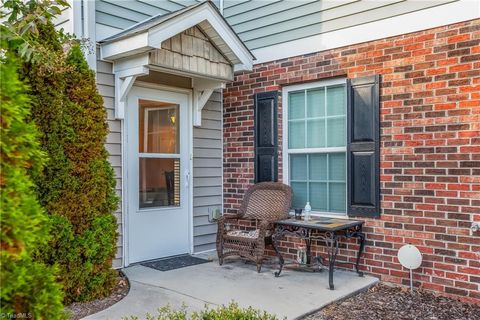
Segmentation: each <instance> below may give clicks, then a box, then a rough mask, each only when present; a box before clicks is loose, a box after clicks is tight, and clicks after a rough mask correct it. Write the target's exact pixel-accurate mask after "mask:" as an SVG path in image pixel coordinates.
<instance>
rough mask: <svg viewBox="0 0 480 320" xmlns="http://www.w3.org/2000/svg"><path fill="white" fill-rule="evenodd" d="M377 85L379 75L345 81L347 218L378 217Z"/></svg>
mask: <svg viewBox="0 0 480 320" xmlns="http://www.w3.org/2000/svg"><path fill="white" fill-rule="evenodd" d="M379 86H380V78H379V76H378V75H376V76H371V77H365V78H357V79H351V80H348V82H347V89H348V90H347V92H348V94H347V96H348V110H347V111H348V112H347V115H348V118H347V128H348V129H347V135H348V137H347V177H348V188H347V190H348V208H347V212H348V215H349V216H356V217H378V216H380V121H379V117H380V115H379V104H380V101H379Z"/></svg>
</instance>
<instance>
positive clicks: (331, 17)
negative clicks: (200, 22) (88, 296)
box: [224, 0, 456, 50]
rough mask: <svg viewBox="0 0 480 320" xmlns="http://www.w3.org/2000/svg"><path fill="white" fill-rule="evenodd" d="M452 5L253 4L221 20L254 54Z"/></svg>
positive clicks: (405, 1) (406, 1) (230, 10)
mask: <svg viewBox="0 0 480 320" xmlns="http://www.w3.org/2000/svg"><path fill="white" fill-rule="evenodd" d="M453 1H456V0H443V1H439V0H436V1H414V0H391V1H357V0H341V1H325V0H320V1H275V0H271V1H262V0H252V1H248V2H241V3H239V4H236V5H234V6H227V7H226V8H225V10H224V16H225V18H226V19H227V21H228V22H229V23H230V24H231V25H232V27H233V29H234V30H235V31H236V32H237V33H238V35H239V36H240V38H241V39H242V40H243V41H244V42H245V44H246V45H247V47H249V48H250V49H251V50H254V49H258V48H262V47H267V46H271V45H274V44H278V43H282V42H287V41H291V40H295V39H300V38H306V37H309V36H313V35H316V34H321V33H326V32H332V31H335V30H339V29H344V28H348V27H353V26H356V25H361V24H365V23H369V22H373V21H378V20H384V19H388V18H391V17H394V16H398V15H402V14H406V13H410V12H414V11H420V10H424V9H428V8H431V7H434V6H438V5H442V4H446V3H449V2H453ZM226 2H227V3H228V2H229V1H228V0H227V1H226Z"/></svg>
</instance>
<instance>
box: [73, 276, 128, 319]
mask: <svg viewBox="0 0 480 320" xmlns="http://www.w3.org/2000/svg"><path fill="white" fill-rule="evenodd" d="M116 281H117V282H116V284H115V287H114V288H113V292H112V294H111V295H110V296H108V297H106V298H103V299H97V300H93V301H89V302H75V303H72V304H71V305H69V306H67V307H66V308H65V310H66V311H67V312H68V313H69V314H70V318H69V319H70V320H79V319H82V318H84V317H86V316H89V315H91V314H94V313H97V312H100V311H102V310H105V309H107V308H108V307H110V306H112V305H114V304H115V303H117V302H118V301H120V300H122V299H123V298H124V297H125V296H126V295H127V294H128V291H129V290H130V283H129V282H128V278H127V277H126V276H125V275H124V274H123V272H121V271H119V272H118V276H117V280H116Z"/></svg>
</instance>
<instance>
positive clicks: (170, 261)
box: [140, 255, 210, 271]
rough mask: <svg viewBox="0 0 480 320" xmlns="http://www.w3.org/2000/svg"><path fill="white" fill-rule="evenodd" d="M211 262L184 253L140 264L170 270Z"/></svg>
mask: <svg viewBox="0 0 480 320" xmlns="http://www.w3.org/2000/svg"><path fill="white" fill-rule="evenodd" d="M206 262H210V261H209V260H205V259H201V258H197V257H192V256H191V255H182V256H176V257H171V258H163V259H158V260H153V261H148V262H143V263H141V264H140V265H142V266H144V267H148V268H152V269H156V270H160V271H169V270H175V269H180V268H185V267H190V266H194V265H197V264H202V263H206Z"/></svg>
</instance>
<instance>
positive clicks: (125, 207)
mask: <svg viewBox="0 0 480 320" xmlns="http://www.w3.org/2000/svg"><path fill="white" fill-rule="evenodd" d="M134 86H135V87H140V88H149V89H155V90H159V91H167V92H168V91H169V92H174V93H182V94H185V95H187V110H188V114H187V123H188V124H189V125H187V126H186V129H187V131H188V132H187V139H188V141H189V161H188V167H189V172H190V181H189V184H188V193H187V195H188V197H189V201H188V210H187V211H188V234H189V237H188V238H189V239H188V241H189V249H190V252H189V253H190V254H192V253H193V248H194V244H193V122H192V121H193V116H192V112H193V104H192V99H193V94H192V90H189V89H184V88H177V87H170V86H165V85H157V84H152V83H145V82H140V81H136V82H135V83H134ZM127 107H128V106H127ZM128 130H129V124H128V118H127V117H125V118H124V119H122V120H121V135H122V136H121V141H122V146H121V154H122V160H121V164H122V172H121V176H122V182H121V188H122V190H121V197H122V200H121V205H122V208H121V215H122V219H121V220H122V232H123V234H122V237H123V241H122V244H123V250H122V254H123V256H122V266H123V267H128V266H129V265H130V252H129V250H130V248H129V237H130V235H129V228H128V226H127V224H128V220H129V219H128V218H129V216H128V215H129V209H130V204H129V201H128V199H127V197H128V191H129V182H128V181H129V177H128V176H129V169H128V163H129V162H128V161H129V156H128V152H127V151H128V148H127V135H128Z"/></svg>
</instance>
